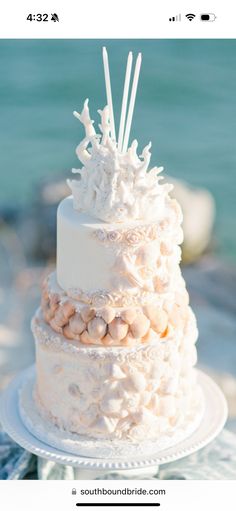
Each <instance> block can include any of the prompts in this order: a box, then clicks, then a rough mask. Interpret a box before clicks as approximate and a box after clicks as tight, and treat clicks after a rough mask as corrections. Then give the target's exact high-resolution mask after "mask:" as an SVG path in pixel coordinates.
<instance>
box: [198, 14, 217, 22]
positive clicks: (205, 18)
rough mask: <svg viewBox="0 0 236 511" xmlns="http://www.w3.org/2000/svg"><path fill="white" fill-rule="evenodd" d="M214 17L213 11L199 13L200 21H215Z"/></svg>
mask: <svg viewBox="0 0 236 511" xmlns="http://www.w3.org/2000/svg"><path fill="white" fill-rule="evenodd" d="M215 19H216V15H215V14H213V13H209V14H201V15H200V20H201V21H215Z"/></svg>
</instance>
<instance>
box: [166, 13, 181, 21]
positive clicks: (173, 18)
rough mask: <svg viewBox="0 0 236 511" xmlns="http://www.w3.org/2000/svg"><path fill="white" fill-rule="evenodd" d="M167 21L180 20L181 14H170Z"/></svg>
mask: <svg viewBox="0 0 236 511" xmlns="http://www.w3.org/2000/svg"><path fill="white" fill-rule="evenodd" d="M169 21H181V14H177V15H176V16H172V18H169Z"/></svg>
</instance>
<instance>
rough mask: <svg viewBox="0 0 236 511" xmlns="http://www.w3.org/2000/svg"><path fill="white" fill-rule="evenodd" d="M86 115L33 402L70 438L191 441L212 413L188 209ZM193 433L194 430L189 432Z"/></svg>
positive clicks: (62, 219) (45, 312)
mask: <svg viewBox="0 0 236 511" xmlns="http://www.w3.org/2000/svg"><path fill="white" fill-rule="evenodd" d="M99 113H100V116H101V124H100V125H99V127H100V132H101V134H100V135H98V134H97V133H96V132H95V129H94V126H93V121H92V120H91V118H90V113H89V108H88V100H86V102H85V104H84V108H83V111H82V113H81V114H78V113H76V116H77V117H78V118H79V119H80V121H81V122H82V123H83V125H84V128H85V138H84V140H82V142H81V143H80V144H79V145H78V147H77V149H76V153H77V155H78V158H79V160H80V161H81V163H82V168H81V169H79V170H76V169H73V172H74V173H75V174H77V175H76V176H75V179H73V180H70V181H69V186H70V188H71V191H72V195H71V196H69V197H67V198H66V199H64V200H63V201H62V202H61V203H60V205H59V207H58V213H57V267H56V271H55V273H52V274H51V275H49V276H48V277H47V278H46V280H45V282H44V284H43V292H42V303H41V308H40V310H39V311H37V313H36V314H35V317H34V318H33V321H32V329H33V333H34V337H35V342H36V386H35V392H34V399H35V402H36V406H37V409H38V410H39V413H40V415H41V416H42V417H43V418H44V419H45V420H46V421H48V423H50V424H53V425H54V426H55V427H56V428H58V430H60V431H63V432H64V434H66V433H68V436H69V435H70V434H71V433H72V434H75V435H80V436H81V435H82V436H84V437H85V438H90V439H94V441H95V440H98V439H102V440H107V441H108V440H112V441H114V440H117V441H120V440H123V441H124V440H125V441H127V442H134V443H135V442H140V441H144V439H145V440H147V439H149V440H156V441H158V442H159V445H161V442H162V438H163V439H164V438H166V437H168V436H169V438H171V437H172V438H176V439H177V438H180V436H181V435H180V436H179V432H181V431H182V432H185V433H184V434H185V435H186V434H187V433H188V432H190V431H192V430H193V429H194V428H195V427H196V425H197V424H198V423H199V420H200V415H201V413H202V393H201V390H200V388H199V386H198V383H197V377H196V371H195V369H194V366H195V364H196V361H197V352H196V348H195V342H196V340H197V335H198V332H197V327H196V320H195V316H194V314H193V312H192V310H191V308H190V306H189V297H188V293H187V291H186V287H185V282H184V279H183V277H182V275H181V270H180V266H179V264H180V259H181V250H180V247H179V245H180V244H181V243H182V241H183V232H182V228H181V222H182V213H181V209H180V206H179V204H178V203H177V202H176V200H174V199H172V198H170V196H169V191H170V190H171V189H172V186H171V185H168V184H161V177H159V173H160V172H161V170H162V168H157V167H154V168H152V169H150V170H149V163H150V157H151V153H150V146H151V145H150V144H149V145H148V146H147V147H145V148H144V150H143V152H142V154H141V156H138V155H137V146H138V144H137V141H134V142H133V143H132V144H131V146H130V147H129V148H128V150H127V151H125V152H122V151H120V150H119V149H118V146H117V143H116V142H115V140H114V139H113V137H112V136H111V125H110V119H109V117H110V116H109V109H108V107H106V108H105V109H104V110H103V111H99ZM188 434H189V433H188Z"/></svg>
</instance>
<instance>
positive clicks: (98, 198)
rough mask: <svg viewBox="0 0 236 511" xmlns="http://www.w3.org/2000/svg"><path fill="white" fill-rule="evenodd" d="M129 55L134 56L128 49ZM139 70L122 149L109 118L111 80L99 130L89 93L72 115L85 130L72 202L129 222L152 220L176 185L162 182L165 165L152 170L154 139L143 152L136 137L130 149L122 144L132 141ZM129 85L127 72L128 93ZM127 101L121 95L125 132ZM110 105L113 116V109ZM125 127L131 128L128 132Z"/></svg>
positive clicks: (104, 217) (109, 218) (94, 213)
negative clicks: (78, 110)
mask: <svg viewBox="0 0 236 511" xmlns="http://www.w3.org/2000/svg"><path fill="white" fill-rule="evenodd" d="M105 55H106V54H105ZM138 58H139V57H138ZM128 59H130V54H129V57H128ZM139 61H140V59H139ZM137 62H138V59H137ZM138 63H139V62H138ZM136 64H137V63H136ZM127 67H128V66H127ZM136 68H137V65H136ZM105 70H106V67H105ZM136 71H137V69H135V75H134V82H135V76H136V86H135V83H134V84H133V88H132V91H131V99H130V109H129V112H128V117H127V125H126V131H125V135H124V143H123V148H122V149H121V143H120V135H119V143H118V144H117V142H116V140H115V136H114V133H115V130H114V126H113V128H112V122H110V119H111V118H112V121H113V108H112V106H111V101H112V98H111V89H110V87H109V84H108V86H107V90H108V106H106V107H105V108H104V109H103V110H98V112H99V114H100V116H101V124H99V128H100V131H101V134H97V133H96V131H95V129H94V127H93V121H92V120H91V118H90V114H89V108H88V99H86V101H85V103H84V108H83V111H82V113H81V114H79V113H78V112H74V115H75V116H76V117H77V118H78V119H79V120H80V121H81V123H82V124H83V125H84V128H85V134H86V136H85V138H84V139H83V140H82V142H81V143H80V144H79V145H78V147H77V148H76V154H77V156H78V158H79V160H80V161H81V163H82V164H83V167H82V168H81V169H72V172H73V173H75V174H78V176H79V179H72V180H68V184H69V186H70V188H71V190H72V194H73V198H74V208H75V209H76V210H78V211H81V212H82V211H84V212H88V213H89V214H91V215H92V216H94V217H95V218H99V219H100V220H104V221H105V222H126V221H129V220H130V221H132V220H140V219H141V220H152V221H154V220H155V218H157V217H158V216H159V215H160V211H161V210H162V208H163V203H164V201H165V199H166V196H167V194H168V192H169V191H170V190H171V189H172V185H168V184H164V185H160V183H159V181H160V180H161V179H162V178H161V177H157V175H158V174H159V173H160V172H161V171H162V170H163V167H159V168H158V167H154V168H152V169H151V170H148V166H149V163H150V158H151V153H150V147H151V143H149V144H148V145H147V146H146V147H145V148H144V149H143V152H142V154H141V155H140V156H138V155H137V147H138V142H137V140H134V141H133V142H132V144H131V146H130V147H129V148H128V150H126V147H125V148H124V144H125V145H127V142H128V137H129V130H130V118H132V113H133V106H134V99H135V97H133V96H135V94H136V89H137V72H136ZM105 76H106V73H105ZM106 83H107V82H106ZM125 89H127V74H126V80H125V87H124V95H125ZM134 89H135V90H134ZM133 91H134V93H135V94H133ZM126 92H127V91H126ZM125 99H126V98H125ZM126 103H127V102H126V101H124V97H123V102H122V112H121V125H120V131H122V132H123V129H122V119H124V116H125V111H124V108H125V109H126ZM109 104H110V108H109ZM111 111H112V116H111V115H110V112H111ZM130 111H131V115H130ZM127 127H128V128H129V129H128V132H127Z"/></svg>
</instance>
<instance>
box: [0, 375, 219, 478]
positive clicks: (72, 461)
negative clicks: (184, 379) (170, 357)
mask: <svg viewBox="0 0 236 511" xmlns="http://www.w3.org/2000/svg"><path fill="white" fill-rule="evenodd" d="M32 370H33V369H32V367H31V368H28V369H26V370H25V371H23V372H22V373H20V374H18V375H17V376H16V377H15V378H14V379H13V380H12V382H11V383H10V385H9V386H8V387H7V389H6V390H5V391H4V392H3V393H2V395H1V400H0V421H1V423H2V426H3V428H4V429H5V431H6V432H7V433H8V434H9V436H10V437H11V438H12V439H13V440H14V441H15V442H17V443H18V444H19V445H21V446H22V447H23V448H24V449H26V450H27V451H30V452H32V453H33V454H36V455H37V456H39V457H41V458H44V459H46V460H51V461H54V462H56V463H60V464H63V465H69V466H73V467H74V469H75V470H74V473H75V479H96V478H97V477H101V478H102V477H103V475H105V474H107V473H108V472H116V474H117V473H119V476H122V474H124V475H125V476H126V477H127V476H128V477H131V478H132V477H133V478H134V479H135V478H141V476H143V477H151V476H152V475H154V474H156V473H157V472H158V466H159V465H161V464H164V463H169V462H171V461H175V460H178V459H181V458H183V457H185V456H188V455H189V454H192V453H194V452H196V451H198V450H199V449H201V448H202V447H204V446H206V445H207V444H208V443H209V442H211V441H212V440H213V439H214V438H215V437H216V436H217V435H218V434H219V433H220V431H221V430H222V429H223V427H224V424H225V421H226V419H227V413H228V411H227V404H226V400H225V397H224V395H223V394H222V392H221V390H220V389H219V387H218V386H217V385H216V383H215V382H214V381H213V380H212V379H211V378H210V377H209V376H207V375H206V374H204V373H203V372H201V371H198V381H199V383H200V385H201V387H202V390H203V393H204V398H205V413H204V416H203V418H202V420H201V423H200V425H199V426H198V428H197V429H196V430H195V431H194V432H193V433H192V434H191V435H190V436H189V437H188V438H186V439H185V440H182V441H181V442H179V443H178V444H176V445H174V446H172V447H169V448H167V449H162V450H161V451H159V452H157V453H155V455H154V456H150V455H149V456H141V457H135V458H130V457H129V459H106V458H103V459H99V458H92V457H85V456H78V455H73V454H70V453H68V452H65V451H63V450H60V449H58V448H56V447H53V446H52V445H48V444H47V443H45V442H43V441H42V440H40V439H39V438H38V437H37V432H36V433H35V434H33V433H32V430H31V431H29V429H28V428H27V427H26V425H25V424H24V422H23V421H22V419H21V416H20V413H19V406H18V405H19V404H18V400H19V395H18V390H19V388H20V387H21V386H22V385H23V383H24V382H25V380H27V379H28V378H29V374H30V373H32Z"/></svg>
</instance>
